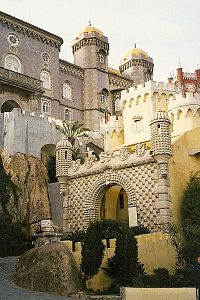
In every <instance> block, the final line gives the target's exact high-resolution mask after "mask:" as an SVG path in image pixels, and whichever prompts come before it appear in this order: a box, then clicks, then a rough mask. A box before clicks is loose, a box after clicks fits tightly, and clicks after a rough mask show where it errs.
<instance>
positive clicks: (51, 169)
mask: <svg viewBox="0 0 200 300" xmlns="http://www.w3.org/2000/svg"><path fill="white" fill-rule="evenodd" d="M46 168H47V172H48V177H49V182H50V183H53V182H57V181H58V180H57V178H56V156H55V155H50V156H49V158H48V160H47V162H46Z"/></svg>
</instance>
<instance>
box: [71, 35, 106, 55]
mask: <svg viewBox="0 0 200 300" xmlns="http://www.w3.org/2000/svg"><path fill="white" fill-rule="evenodd" d="M85 46H97V47H99V48H101V49H103V50H104V51H105V53H106V55H108V54H109V44H108V43H107V42H104V41H102V40H99V39H98V38H95V37H91V38H83V39H81V40H79V41H78V42H77V43H75V44H74V45H73V46H72V51H73V54H74V53H75V52H77V51H78V50H80V49H81V48H83V47H85Z"/></svg>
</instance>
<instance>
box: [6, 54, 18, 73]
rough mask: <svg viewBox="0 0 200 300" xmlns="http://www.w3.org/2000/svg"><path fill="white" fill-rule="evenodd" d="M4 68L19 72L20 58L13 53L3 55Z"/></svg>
mask: <svg viewBox="0 0 200 300" xmlns="http://www.w3.org/2000/svg"><path fill="white" fill-rule="evenodd" d="M4 66H5V68H6V69H8V70H11V71H14V72H17V73H20V72H21V63H20V60H19V58H18V57H17V56H15V55H11V54H9V55H7V56H6V57H5V64H4Z"/></svg>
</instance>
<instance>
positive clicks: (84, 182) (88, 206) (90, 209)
mask: <svg viewBox="0 0 200 300" xmlns="http://www.w3.org/2000/svg"><path fill="white" fill-rule="evenodd" d="M157 181H158V171H157V163H152V162H151V163H146V164H141V165H137V166H134V167H130V168H124V169H120V170H115V171H111V170H106V171H104V172H103V173H99V174H93V175H88V176H82V177H77V178H74V179H71V180H70V181H69V203H70V208H69V212H70V214H69V215H70V220H69V222H70V228H71V230H75V229H77V228H84V227H87V226H88V224H89V222H90V221H91V220H94V219H97V218H98V212H99V199H100V198H101V195H102V194H103V193H104V192H105V190H106V188H108V186H113V185H121V186H122V187H123V188H124V190H125V192H126V194H127V197H128V206H129V207H133V206H136V207H137V212H138V222H139V224H143V225H145V226H147V227H148V228H151V229H154V227H155V223H156V216H157V214H158V211H157V210H156V208H155V202H156V199H157V198H156V197H157V196H156V194H155V193H154V191H155V188H156V185H157Z"/></svg>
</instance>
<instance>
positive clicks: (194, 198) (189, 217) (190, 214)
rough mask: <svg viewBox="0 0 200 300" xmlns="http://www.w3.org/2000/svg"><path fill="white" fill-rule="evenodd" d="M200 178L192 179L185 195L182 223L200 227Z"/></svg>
mask: <svg viewBox="0 0 200 300" xmlns="http://www.w3.org/2000/svg"><path fill="white" fill-rule="evenodd" d="M199 195H200V178H199V177H191V178H190V180H189V183H188V185H187V187H186V190H185V192H184V195H183V202H182V207H181V223H182V225H183V227H184V226H185V225H192V226H193V225H195V226H200V218H199V216H200V197H199Z"/></svg>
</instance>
